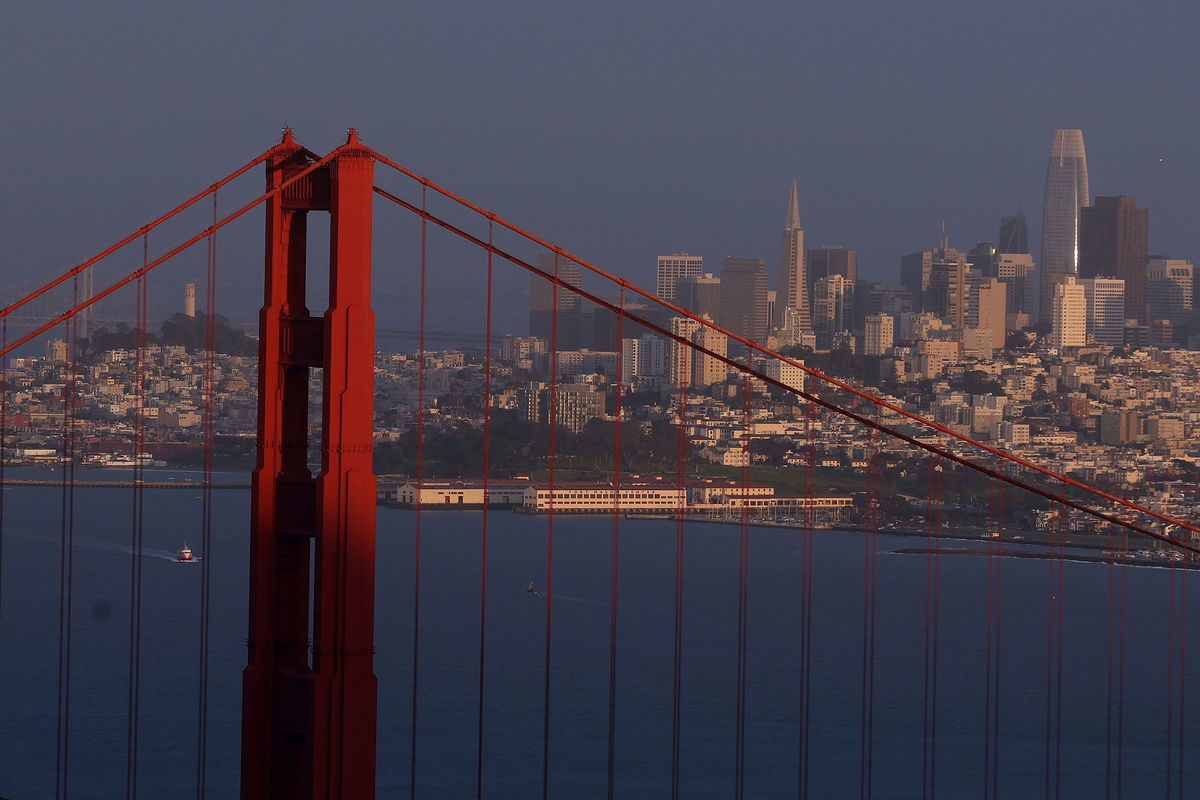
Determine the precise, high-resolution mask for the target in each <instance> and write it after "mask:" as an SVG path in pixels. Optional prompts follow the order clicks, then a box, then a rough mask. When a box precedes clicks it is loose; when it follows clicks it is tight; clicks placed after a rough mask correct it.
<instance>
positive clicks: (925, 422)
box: [373, 151, 1200, 553]
mask: <svg viewBox="0 0 1200 800" xmlns="http://www.w3.org/2000/svg"><path fill="white" fill-rule="evenodd" d="M373 152H374V151H373ZM374 156H375V160H376V161H378V162H379V163H381V164H383V165H385V166H388V167H391V168H392V169H394V170H396V171H397V172H399V173H401V174H403V175H405V176H407V177H409V178H411V179H413V180H415V181H417V182H418V183H420V184H421V185H422V186H423V187H425V188H429V189H433V190H434V191H435V192H437V193H438V194H441V195H442V196H443V197H446V198H448V199H450V200H453V201H454V202H456V203H458V204H459V205H462V206H463V207H465V208H467V209H470V210H471V211H474V212H475V213H477V214H479V215H481V216H483V217H485V218H486V219H488V220H491V221H493V222H495V223H496V224H498V225H501V226H503V227H505V228H507V229H508V230H510V231H512V232H513V233H516V234H517V235H519V236H522V237H524V238H525V239H528V240H529V241H531V242H533V243H534V244H537V245H539V246H540V247H544V248H546V249H548V250H550V251H551V252H553V253H555V254H557V255H559V256H561V257H563V258H566V259H568V260H570V261H572V262H574V263H575V264H578V265H579V266H580V267H582V268H584V269H586V270H588V271H589V272H592V273H593V274H595V275H598V276H599V277H601V278H604V279H605V280H607V281H610V282H611V283H613V284H615V285H617V286H619V287H622V288H625V289H628V290H629V291H630V292H633V293H635V294H638V295H640V296H641V297H643V298H644V299H646V300H648V301H650V302H651V303H653V304H654V305H656V306H660V307H662V308H664V309H667V310H669V311H671V312H672V314H674V315H676V316H680V317H686V318H687V319H690V320H692V321H694V322H697V323H699V324H701V325H703V326H705V327H707V328H710V329H712V330H714V331H716V332H718V333H720V334H723V335H725V336H727V337H729V339H731V340H733V341H736V342H739V343H741V344H743V345H745V346H746V347H749V348H750V349H752V350H754V351H756V352H758V353H760V354H762V355H764V356H766V357H767V358H768V359H773V360H775V361H779V362H782V363H784V364H788V365H789V366H791V367H794V368H795V369H798V370H800V371H801V372H804V373H805V374H806V375H809V376H811V377H813V378H816V379H817V380H820V381H822V382H824V383H826V384H828V385H830V386H833V387H835V388H838V389H841V390H843V391H846V392H849V393H851V394H853V395H856V396H858V397H861V398H863V399H864V400H867V401H868V402H870V403H874V404H875V405H877V406H879V407H880V408H882V409H883V410H884V411H887V412H890V413H891V414H896V415H899V416H901V417H905V418H906V419H909V420H912V421H913V422H915V423H917V424H918V425H921V426H923V427H926V428H930V429H931V430H936V431H937V432H938V433H940V434H943V435H945V436H949V437H950V438H952V439H955V440H957V441H960V442H962V443H964V444H966V445H968V446H970V447H972V448H975V449H978V450H982V451H984V452H986V453H990V454H991V455H993V456H995V457H997V458H1001V459H1004V460H1006V461H1009V462H1012V463H1014V464H1019V465H1020V466H1023V467H1025V468H1027V469H1030V470H1033V471H1034V472H1037V473H1039V474H1041V475H1043V476H1045V477H1047V478H1051V479H1052V480H1055V481H1059V482H1062V483H1064V484H1067V485H1069V486H1074V487H1075V488H1077V489H1081V490H1083V491H1085V492H1088V493H1090V494H1093V495H1095V496H1097V497H1100V498H1102V499H1105V500H1109V501H1111V502H1114V503H1118V504H1120V505H1123V506H1125V507H1126V508H1128V509H1130V510H1131V511H1137V512H1139V513H1143V514H1147V515H1149V516H1151V517H1154V518H1155V519H1157V520H1159V521H1160V522H1165V523H1167V524H1169V525H1177V526H1179V527H1181V528H1184V529H1186V530H1189V531H1192V532H1193V533H1197V534H1200V527H1198V526H1196V525H1192V524H1191V523H1188V522H1184V521H1182V520H1178V519H1174V518H1172V517H1169V516H1167V515H1165V514H1161V513H1159V512H1157V511H1154V510H1153V509H1150V508H1146V507H1144V506H1141V505H1138V504H1136V503H1133V502H1131V501H1129V500H1126V499H1124V498H1121V497H1118V496H1116V495H1112V494H1109V493H1107V492H1104V491H1103V490H1101V489H1098V488H1096V487H1094V486H1090V485H1088V484H1086V483H1083V482H1081V481H1077V480H1075V479H1074V478H1070V477H1068V476H1066V475H1062V474H1059V473H1056V472H1054V471H1053V470H1050V469H1047V468H1045V467H1042V466H1039V465H1038V464H1035V463H1034V462H1032V461H1028V460H1027V459H1024V458H1021V457H1020V456H1017V455H1014V454H1012V453H1009V452H1008V451H1006V450H1001V449H1000V448H997V447H992V446H991V445H988V444H986V443H985V442H981V441H979V440H977V439H973V438H971V437H970V436H967V435H965V434H962V433H959V432H958V431H956V430H954V429H953V428H949V427H947V426H945V425H942V424H940V423H937V422H934V421H933V420H930V419H926V418H925V417H922V416H921V415H919V414H915V413H913V412H911V411H908V410H907V409H905V408H902V407H901V406H897V405H895V404H893V403H889V402H888V401H886V400H884V399H883V398H881V397H878V396H876V395H873V394H871V393H869V392H865V391H863V390H862V389H860V388H858V387H856V386H854V385H853V384H851V383H847V382H845V381H842V380H839V379H838V378H835V377H833V376H831V375H828V374H826V373H824V372H821V371H820V370H818V369H815V368H813V367H810V366H808V365H805V364H802V363H800V362H799V361H796V360H795V359H792V358H788V357H787V356H785V355H783V354H781V353H778V352H776V351H774V350H771V349H770V348H767V347H765V346H763V345H761V344H759V343H758V342H756V341H754V340H753V339H749V338H747V337H744V336H739V335H738V334H736V333H733V332H732V331H729V330H727V329H726V328H723V327H721V326H720V325H718V324H717V323H715V322H713V321H712V320H710V319H706V318H704V317H702V316H699V315H697V314H695V313H693V312H691V311H688V310H687V309H685V308H682V307H680V306H678V305H675V304H674V303H671V302H669V301H667V300H663V299H662V298H660V297H658V296H657V295H655V294H653V293H651V292H649V291H647V290H645V289H642V288H640V287H638V286H636V285H635V284H632V283H630V282H629V281H627V280H625V279H624V278H621V277H619V276H617V275H614V274H612V273H610V272H608V271H606V270H604V269H601V268H600V267H597V266H596V265H594V264H592V263H590V262H588V261H586V260H584V259H582V258H581V257H579V256H576V255H573V254H571V253H570V252H568V251H566V250H564V249H563V248H561V247H559V246H557V245H555V244H552V243H550V242H548V241H546V240H544V239H542V238H540V237H538V236H536V235H534V234H533V233H530V232H529V231H526V230H524V229H522V228H520V227H518V226H517V225H514V224H513V223H511V222H508V221H507V220H505V219H503V218H502V217H500V216H498V215H496V214H495V213H493V212H491V211H488V210H487V209H485V208H483V207H481V206H478V205H476V204H475V203H472V202H471V201H469V200H467V199H465V198H463V197H461V196H460V195H457V194H455V193H454V192H452V191H450V190H449V189H446V188H444V187H442V186H440V185H438V184H437V183H434V182H433V181H431V180H430V179H428V178H425V177H423V176H421V175H419V174H417V173H416V172H413V171H412V170H410V169H408V168H406V167H403V166H401V165H400V164H398V163H396V162H395V161H392V160H391V159H389V158H387V157H386V156H384V155H382V154H381V153H378V152H374ZM375 193H376V194H378V195H380V196H381V197H385V198H387V199H389V200H391V201H392V202H394V203H396V204H398V205H401V206H404V207H405V208H408V209H409V210H410V211H413V212H415V213H421V212H420V210H419V209H417V207H416V206H413V205H412V204H411V203H406V202H405V201H403V200H401V199H400V198H399V197H396V196H395V195H393V194H391V193H390V192H387V191H386V190H384V189H381V188H380V187H378V186H376V187H375ZM430 219H431V221H433V222H435V223H437V224H438V225H440V226H442V227H443V228H445V229H446V230H448V231H451V232H453V233H456V234H457V235H459V236H461V237H463V238H464V239H467V240H468V241H471V242H474V243H475V244H477V245H479V246H481V247H486V246H487V243H486V242H483V241H482V240H480V239H478V238H477V237H474V236H471V235H470V234H469V233H467V232H466V231H463V230H462V229H460V228H456V227H455V226H453V225H451V224H450V223H448V222H446V221H445V220H442V219H438V218H434V217H431V218H430ZM496 254H497V255H500V256H501V257H502V258H504V259H506V260H508V261H511V262H512V263H514V264H517V265H518V266H522V267H524V268H525V269H529V270H534V271H537V272H539V273H540V274H542V275H543V276H546V273H545V272H543V271H541V270H537V268H536V267H534V266H532V265H529V264H525V263H524V262H522V261H521V260H520V259H516V258H515V257H514V256H510V255H508V254H505V253H503V252H501V251H499V250H497V251H496ZM564 283H565V282H564ZM566 288H568V289H569V290H570V291H573V292H575V293H576V294H578V295H579V296H580V297H584V298H587V299H593V300H594V302H598V303H600V305H602V306H603V307H605V308H607V309H608V310H610V311H615V310H616V309H615V308H614V307H613V305H612V304H611V303H607V302H603V301H600V300H599V299H598V298H596V297H595V295H592V294H591V293H589V292H586V291H584V290H582V289H580V288H578V287H575V286H572V285H569V284H566ZM629 318H630V319H631V320H633V319H635V316H634V315H633V314H630V317H629ZM653 330H656V332H659V333H662V332H663V331H662V329H661V328H657V327H655V328H653ZM667 335H668V336H670V338H673V339H677V338H678V337H675V336H671V335H670V334H667ZM694 349H700V350H703V348H699V347H698V346H697V347H696V348H694ZM727 363H728V362H727ZM738 368H739V369H742V371H745V368H743V367H738ZM756 377H760V376H756ZM776 384H778V386H779V388H784V389H787V390H788V391H791V392H792V393H793V394H797V395H798V396H802V397H803V396H804V393H802V392H796V391H795V390H792V389H790V388H789V387H786V386H784V385H783V384H782V383H779V382H775V383H772V385H776ZM827 407H828V408H830V410H834V411H838V413H842V414H843V415H845V412H844V410H840V411H839V410H838V409H837V407H836V406H832V405H828V406H827ZM857 421H859V422H862V420H861V418H859V419H857ZM864 424H865V423H864ZM884 432H886V431H884ZM889 435H893V436H894V435H895V434H894V433H893V434H889ZM910 443H916V442H910ZM918 446H922V447H923V445H920V444H918ZM945 455H946V457H949V454H948V453H947V454H945ZM964 463H969V462H964ZM993 477H995V475H993ZM1009 482H1011V481H1009ZM1176 544H1177V545H1179V546H1183V545H1180V544H1179V543H1178V542H1176ZM1187 549H1192V548H1187ZM1193 552H1196V553H1200V548H1198V549H1193Z"/></svg>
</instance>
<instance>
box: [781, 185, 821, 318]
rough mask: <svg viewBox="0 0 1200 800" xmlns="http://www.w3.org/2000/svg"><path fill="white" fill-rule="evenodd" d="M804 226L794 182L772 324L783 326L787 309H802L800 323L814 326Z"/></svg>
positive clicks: (784, 234)
mask: <svg viewBox="0 0 1200 800" xmlns="http://www.w3.org/2000/svg"><path fill="white" fill-rule="evenodd" d="M804 256H805V251H804V227H803V225H802V224H801V223H800V199H799V196H798V195H797V193H796V181H795V180H793V181H792V198H791V201H790V202H789V203H788V213H787V223H786V224H785V225H784V228H783V258H782V259H781V261H780V264H779V290H778V293H777V294H776V297H775V315H776V319H775V320H773V323H774V324H775V326H776V327H782V325H783V317H784V314H785V313H786V311H787V309H789V308H794V309H796V310H797V311H799V312H800V315H799V324H800V325H801V326H803V328H804V329H805V330H807V329H808V328H810V327H811V326H812V310H811V309H810V307H809V303H808V274H807V271H806V270H805V264H804Z"/></svg>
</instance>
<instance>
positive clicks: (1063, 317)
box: [1050, 275, 1087, 350]
mask: <svg viewBox="0 0 1200 800" xmlns="http://www.w3.org/2000/svg"><path fill="white" fill-rule="evenodd" d="M1050 320H1051V327H1050V346H1051V347H1055V348H1058V349H1060V350H1061V349H1062V348H1064V347H1083V346H1084V345H1085V344H1087V296H1086V295H1085V294H1084V288H1083V286H1082V285H1081V284H1080V283H1079V282H1078V281H1077V280H1076V279H1075V276H1074V275H1067V276H1065V277H1064V278H1063V279H1062V281H1061V282H1055V284H1054V286H1053V297H1052V298H1051V302H1050Z"/></svg>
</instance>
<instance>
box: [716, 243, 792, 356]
mask: <svg viewBox="0 0 1200 800" xmlns="http://www.w3.org/2000/svg"><path fill="white" fill-rule="evenodd" d="M801 235H803V234H801ZM767 282H768V278H767V268H766V264H765V263H764V262H763V260H762V259H761V258H734V257H732V256H731V257H728V258H726V259H725V271H724V272H722V273H721V316H720V318H719V319H720V322H721V327H723V328H727V329H728V330H731V331H733V332H734V333H736V334H737V335H738V336H744V337H746V338H747V339H753V340H754V341H756V342H765V341H766V340H767V328H768V325H769V323H770V318H769V317H768V315H767Z"/></svg>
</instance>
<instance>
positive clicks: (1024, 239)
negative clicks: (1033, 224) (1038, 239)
mask: <svg viewBox="0 0 1200 800" xmlns="http://www.w3.org/2000/svg"><path fill="white" fill-rule="evenodd" d="M996 252H997V253H1001V254H1003V253H1028V252H1029V225H1028V224H1026V222H1025V215H1024V214H1022V213H1021V212H1019V211H1018V212H1017V214H1016V216H1013V217H1001V218H1000V239H999V241H998V242H997V243H996Z"/></svg>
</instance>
